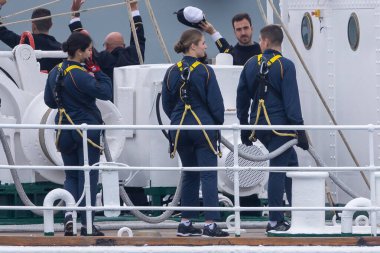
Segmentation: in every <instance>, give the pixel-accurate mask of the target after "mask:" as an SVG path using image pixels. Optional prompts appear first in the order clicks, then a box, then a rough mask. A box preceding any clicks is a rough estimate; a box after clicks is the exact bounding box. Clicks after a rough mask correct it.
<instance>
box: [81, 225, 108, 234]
mask: <svg viewBox="0 0 380 253" xmlns="http://www.w3.org/2000/svg"><path fill="white" fill-rule="evenodd" d="M80 235H81V236H104V233H103V232H101V231H100V230H99V229H98V228H97V227H95V226H92V234H90V235H89V234H87V228H85V227H81V228H80Z"/></svg>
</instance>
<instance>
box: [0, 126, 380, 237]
mask: <svg viewBox="0 0 380 253" xmlns="http://www.w3.org/2000/svg"><path fill="white" fill-rule="evenodd" d="M0 128H14V129H39V128H42V129H77V128H79V129H81V130H82V132H83V134H84V136H86V134H87V131H88V130H91V129H113V130H115V129H116V130H117V129H119V130H123V129H134V130H161V129H169V130H172V129H173V130H175V129H178V128H179V129H187V130H199V129H207V130H209V129H221V130H228V131H233V133H234V140H233V145H234V148H235V149H237V146H238V139H239V138H238V136H239V133H240V130H241V129H251V130H252V129H260V130H268V129H277V130H299V129H306V130H314V129H319V130H338V129H345V130H362V131H367V132H368V136H369V144H370V145H369V152H370V153H374V148H373V145H372V146H371V143H372V142H371V140H372V138H373V133H374V131H376V130H380V125H372V124H369V125H342V126H331V125H328V126H326V125H306V126H305V125H301V126H293V125H272V126H263V125H256V126H246V125H244V126H243V125H242V126H241V125H238V124H232V125H204V126H189V125H182V126H176V125H161V126H157V125H106V126H105V125H87V124H82V125H39V124H0ZM83 147H84V150H87V141H86V138H84V139H83ZM87 156H88V154H87V153H86V152H84V160H85V161H88V160H87V159H88V157H87ZM236 156H237V152H236ZM371 157H372V158H373V157H374V156H373V154H370V159H371ZM104 164H105V163H99V164H98V166H89V165H88V163H86V162H85V166H83V167H82V166H26V165H25V166H9V165H8V166H6V165H0V169H9V168H17V169H20V170H23V169H32V168H38V169H39V170H44V169H50V170H51V169H53V170H62V169H66V170H67V169H70V170H71V169H77V170H84V172H85V174H88V173H89V171H90V170H92V169H106V170H110V169H115V170H129V171H130V170H151V171H153V170H158V171H185V170H186V171H192V170H200V168H198V167H147V166H141V167H139V166H133V167H120V164H115V163H110V164H109V165H111V166H109V165H107V166H102V165H104ZM209 169H210V170H227V169H228V170H233V172H234V182H235V184H234V188H235V195H236V194H237V196H239V195H240V193H239V184H238V181H239V176H238V172H239V171H240V170H246V169H252V168H247V167H240V166H239V165H238V160H237V159H234V165H233V166H231V167H209ZM257 169H258V170H260V171H306V172H307V171H354V170H358V169H361V170H367V171H370V172H371V173H372V175H373V174H374V172H375V171H379V170H380V166H375V165H374V163H373V162H371V163H370V165H369V166H365V167H359V168H358V167H353V166H347V167H258V168H257ZM86 178H87V179H86V180H85V187H84V188H85V192H86V195H85V196H86V197H87V199H88V197H89V196H90V194H89V187H86V185H87V186H88V185H89V177H86ZM371 185H373V186H374V182H372V181H371ZM371 189H375V187H371ZM372 195H373V194H372ZM374 196H375V195H373V196H371V199H372V198H374ZM86 202H87V203H88V204H87V205H86V206H85V207H74V208H70V209H72V210H77V211H79V210H85V211H86V212H87V213H88V215H90V213H91V211H96V210H103V211H106V210H151V211H156V210H157V211H163V210H198V211H205V210H209V211H233V212H235V217H236V223H235V235H236V236H239V235H240V219H239V214H240V212H242V211H268V210H269V211H343V210H347V211H355V210H363V211H369V212H371V214H372V215H373V216H374V217H375V219H376V216H375V215H376V212H378V211H380V207H378V206H376V205H375V203H376V202H374V201H373V202H372V205H371V206H369V207H350V208H347V207H319V206H318V207H310V206H308V207H300V206H298V207H241V206H240V205H239V202H236V200H235V203H234V206H233V207H175V206H167V207H152V206H148V207H147V206H145V207H144V206H143V207H141V206H128V207H122V206H108V207H104V206H101V207H96V206H91V205H90V201H89V200H87V201H86ZM47 209H49V210H50V209H52V210H65V209H67V207H50V208H47V207H41V206H36V207H26V206H0V210H47ZM87 229H88V232H89V233H91V229H92V224H90V225H89V224H88V226H87ZM373 234H375V233H373Z"/></svg>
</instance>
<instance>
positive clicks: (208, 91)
mask: <svg viewBox="0 0 380 253" xmlns="http://www.w3.org/2000/svg"><path fill="white" fill-rule="evenodd" d="M195 61H197V59H196V58H194V57H190V56H185V57H184V58H183V62H184V64H187V65H188V66H191V65H192V64H193V63H194V62H195ZM181 84H182V82H181V71H180V70H179V68H178V67H177V65H173V66H171V67H170V68H169V69H168V70H167V72H166V75H165V78H164V82H163V86H162V106H163V108H164V111H165V113H166V115H167V116H168V117H169V118H170V120H171V124H173V125H176V124H179V122H180V120H181V117H182V114H183V111H184V107H185V104H184V102H182V100H181V99H180V96H179V87H180V85H181ZM189 87H190V94H191V95H190V105H191V108H192V109H193V111H194V112H195V113H196V114H197V115H198V117H199V118H200V120H201V122H202V124H203V125H222V124H223V122H224V104H223V97H222V93H221V92H220V89H219V85H218V82H217V80H216V76H215V73H214V70H213V69H212V68H211V67H209V66H208V65H205V64H202V63H201V64H199V65H198V66H197V67H196V68H195V69H194V70H193V71H192V72H191V74H190V85H189ZM184 125H198V123H197V122H196V121H195V119H194V117H193V116H192V114H191V112H190V111H189V112H188V113H187V115H186V118H185V121H184Z"/></svg>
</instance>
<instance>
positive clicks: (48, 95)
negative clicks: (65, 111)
mask: <svg viewBox="0 0 380 253" xmlns="http://www.w3.org/2000/svg"><path fill="white" fill-rule="evenodd" d="M55 73H56V72H55V71H51V72H50V74H49V76H48V79H47V80H46V85H45V92H44V101H45V104H46V105H47V106H49V107H50V108H53V109H56V108H58V106H57V103H56V102H55V99H54V93H53V87H54V85H55V84H53V83H52V82H53V81H54V82H55Z"/></svg>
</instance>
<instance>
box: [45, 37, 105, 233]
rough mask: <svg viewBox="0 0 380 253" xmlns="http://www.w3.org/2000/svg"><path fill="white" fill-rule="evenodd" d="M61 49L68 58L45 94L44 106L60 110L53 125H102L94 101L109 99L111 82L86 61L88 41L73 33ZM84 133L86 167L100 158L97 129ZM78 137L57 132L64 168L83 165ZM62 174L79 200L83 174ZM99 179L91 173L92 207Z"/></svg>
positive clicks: (69, 224) (68, 223) (68, 229)
mask: <svg viewBox="0 0 380 253" xmlns="http://www.w3.org/2000/svg"><path fill="white" fill-rule="evenodd" d="M62 49H63V51H64V52H67V53H68V58H67V60H64V61H63V62H62V63H61V64H59V65H58V66H56V67H55V68H53V70H52V71H51V72H50V73H49V76H48V79H47V81H46V86H45V94H44V100H45V103H46V105H47V106H49V107H50V108H54V109H58V111H59V113H57V115H56V118H55V122H56V124H63V125H70V124H76V125H80V124H83V123H86V124H88V125H100V124H102V122H103V120H102V115H101V113H100V111H99V109H98V107H97V106H96V103H95V102H96V99H101V100H109V99H111V97H112V86H111V79H110V78H109V77H108V76H107V75H106V74H104V73H103V72H102V71H101V70H100V68H99V66H97V65H95V64H94V63H92V62H90V61H89V60H88V59H90V58H91V55H92V41H91V38H90V37H89V36H87V35H85V34H82V33H79V32H75V33H73V34H71V35H70V37H69V38H68V39H67V41H66V42H64V43H63V45H62ZM84 62H86V69H85V68H83V67H82V65H81V63H84ZM87 133H88V140H87V141H88V159H89V164H90V165H92V164H94V163H97V162H99V158H100V151H101V147H100V130H90V131H88V132H87ZM81 134H82V133H81V131H79V130H62V131H57V140H56V145H57V149H58V150H59V151H60V152H61V155H62V159H63V162H64V165H65V166H82V165H83V164H84V161H83V142H82V141H83V140H82V135H81ZM65 175H66V180H65V183H64V188H65V189H66V190H67V191H69V192H70V193H71V194H72V195H73V197H74V198H75V200H76V201H78V200H79V198H80V197H81V195H82V192H83V186H84V173H83V171H78V170H66V171H65ZM98 176H99V171H98V170H91V172H90V191H91V205H92V206H94V205H95V200H96V188H97V184H98ZM84 202H85V201H84V200H83V201H82V202H81V203H80V206H84V204H85V203H84ZM80 216H81V223H82V228H81V235H84V236H86V235H87V230H86V224H87V220H86V212H84V211H83V212H81V215H80ZM92 218H93V216H92ZM65 235H66V236H70V235H73V220H72V214H71V213H70V212H67V213H66V214H65ZM92 235H93V236H102V235H104V234H103V233H102V232H100V231H99V230H98V229H97V228H96V227H95V226H93V231H92Z"/></svg>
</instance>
